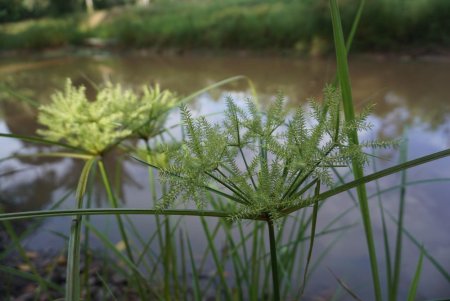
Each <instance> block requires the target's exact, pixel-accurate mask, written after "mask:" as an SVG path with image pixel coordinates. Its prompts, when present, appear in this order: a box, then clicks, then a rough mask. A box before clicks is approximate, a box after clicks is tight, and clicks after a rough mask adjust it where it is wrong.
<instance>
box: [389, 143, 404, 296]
mask: <svg viewBox="0 0 450 301" xmlns="http://www.w3.org/2000/svg"><path fill="white" fill-rule="evenodd" d="M404 138H406V137H404ZM407 147H408V142H407V140H406V139H405V140H404V141H403V143H402V146H401V149H400V163H403V162H405V161H406V160H407ZM405 183H406V170H403V171H402V174H401V189H400V204H399V208H398V225H397V235H396V240H395V241H396V246H395V257H394V272H393V278H392V283H391V288H392V290H391V291H390V292H389V300H391V301H395V300H396V299H397V291H398V286H399V282H400V263H401V260H402V259H401V255H402V229H403V216H404V210H405V194H406V187H405Z"/></svg>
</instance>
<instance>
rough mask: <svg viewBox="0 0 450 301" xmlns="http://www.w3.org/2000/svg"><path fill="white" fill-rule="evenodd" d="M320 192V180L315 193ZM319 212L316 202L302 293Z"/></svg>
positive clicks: (303, 287) (303, 288)
mask: <svg viewBox="0 0 450 301" xmlns="http://www.w3.org/2000/svg"><path fill="white" fill-rule="evenodd" d="M319 193H320V181H319V182H317V185H316V189H315V192H314V194H315V195H318V194H319ZM318 212H319V203H318V202H315V203H314V208H313V214H312V220H311V237H310V239H309V250H308V256H307V258H306V266H305V273H304V274H303V284H302V294H303V292H304V291H305V287H306V277H307V275H308V267H309V263H310V261H311V256H312V251H313V247H314V238H315V236H316V223H317V214H318Z"/></svg>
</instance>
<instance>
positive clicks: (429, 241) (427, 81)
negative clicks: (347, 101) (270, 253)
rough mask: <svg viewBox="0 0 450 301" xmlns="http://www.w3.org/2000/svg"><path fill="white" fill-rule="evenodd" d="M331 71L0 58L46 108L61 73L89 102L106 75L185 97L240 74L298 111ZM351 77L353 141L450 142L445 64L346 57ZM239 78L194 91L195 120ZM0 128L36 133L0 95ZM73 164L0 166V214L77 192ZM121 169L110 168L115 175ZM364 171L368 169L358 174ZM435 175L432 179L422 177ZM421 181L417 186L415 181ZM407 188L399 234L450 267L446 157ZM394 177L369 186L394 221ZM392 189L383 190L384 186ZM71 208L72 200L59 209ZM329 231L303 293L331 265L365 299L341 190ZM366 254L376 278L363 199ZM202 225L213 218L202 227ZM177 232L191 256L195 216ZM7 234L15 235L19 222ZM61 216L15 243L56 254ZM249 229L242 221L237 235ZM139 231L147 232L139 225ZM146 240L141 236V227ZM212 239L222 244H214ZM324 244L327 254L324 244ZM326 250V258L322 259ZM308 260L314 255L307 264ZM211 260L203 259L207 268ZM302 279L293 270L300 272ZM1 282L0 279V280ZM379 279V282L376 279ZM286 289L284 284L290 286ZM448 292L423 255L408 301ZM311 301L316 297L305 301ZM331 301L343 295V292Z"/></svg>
mask: <svg viewBox="0 0 450 301" xmlns="http://www.w3.org/2000/svg"><path fill="white" fill-rule="evenodd" d="M334 70H335V65H334V62H333V60H332V59H310V60H304V59H299V58H287V57H272V56H261V57H249V56H237V55H236V56H212V55H209V54H205V55H201V54H192V55H184V56H156V55H143V54H123V55H112V54H108V53H95V54H93V55H70V56H54V57H47V58H43V57H32V56H29V57H20V58H19V57H17V58H8V59H0V76H1V78H2V79H3V80H4V81H5V82H6V83H7V84H8V86H10V87H13V88H14V89H17V91H20V93H21V94H23V95H26V96H27V97H30V98H33V99H36V100H38V101H39V102H41V103H47V102H49V95H51V93H53V92H54V90H55V89H60V88H61V87H62V86H63V85H64V82H65V79H66V78H71V79H72V80H73V82H74V83H75V84H83V85H85V86H87V93H88V95H90V96H92V95H94V94H95V89H94V88H93V84H92V83H102V82H104V81H107V80H110V81H112V82H120V83H123V84H124V85H127V86H139V85H142V84H148V83H159V84H160V85H161V86H162V87H164V88H168V89H171V90H174V91H176V92H177V93H178V94H181V95H187V94H190V93H192V92H194V91H196V90H199V89H201V88H204V87H206V86H208V85H211V84H213V83H215V82H217V81H220V80H222V79H225V78H228V77H231V76H235V75H246V76H247V77H248V78H249V79H251V81H252V83H253V84H254V87H255V90H256V91H257V94H258V98H259V101H260V102H262V103H263V105H265V104H268V103H269V102H270V101H271V100H273V98H274V95H276V94H277V93H279V92H281V93H283V94H284V95H285V97H286V98H287V100H288V106H289V107H290V108H295V107H296V106H298V105H302V104H304V103H305V102H306V100H307V98H309V97H320V95H321V91H322V89H323V87H324V85H325V84H326V83H329V82H331V81H332V80H333V77H334ZM350 72H351V76H352V86H353V89H354V90H353V93H354V99H355V102H356V103H357V108H361V107H363V106H365V105H367V104H370V103H373V104H375V107H374V109H373V113H372V115H371V116H370V121H371V123H372V124H373V129H372V130H371V131H370V133H369V134H364V135H363V137H372V138H374V137H376V138H379V139H397V138H401V137H403V135H404V133H406V134H405V136H406V137H407V142H406V143H407V145H408V159H413V158H417V157H419V156H423V155H426V154H429V153H432V152H436V151H440V150H443V149H446V148H449V147H450V86H449V79H450V60H447V59H443V58H433V59H431V58H430V59H426V58H422V59H417V60H410V59H407V58H403V59H399V58H385V57H375V56H371V57H364V56H361V57H354V58H352V59H351V61H350ZM250 95H251V94H250V90H249V86H248V84H247V83H246V82H245V81H239V82H234V83H231V84H228V85H226V86H224V87H221V88H218V89H215V90H212V91H210V92H207V93H203V94H201V95H200V96H199V97H198V98H197V99H196V100H195V101H194V102H193V103H192V104H191V108H192V109H193V111H194V112H195V114H211V116H212V117H211V118H216V117H214V116H217V115H216V114H215V113H219V116H220V112H221V111H223V110H224V108H225V103H224V99H225V97H227V96H231V97H233V98H234V99H236V100H238V101H242V100H244V99H245V98H246V97H250ZM1 98H2V99H1V102H0V132H2V133H15V134H22V135H34V134H35V131H36V129H37V122H36V116H37V115H36V110H34V109H32V108H31V107H30V106H28V105H26V104H24V103H23V102H20V101H18V100H17V99H12V98H11V97H6V96H5V95H1ZM178 120H179V117H178V115H177V113H176V112H174V113H173V114H172V115H170V118H169V120H168V125H173V124H177V122H178ZM0 146H1V147H0V158H5V157H8V156H10V155H12V154H14V153H16V152H21V153H27V154H28V153H29V154H32V153H35V152H43V151H46V150H48V148H46V147H43V146H37V145H35V144H33V143H29V142H22V141H18V140H12V139H6V138H1V140H0ZM380 157H381V159H377V160H376V163H375V165H376V168H377V169H378V170H380V169H382V168H385V167H388V166H391V165H395V164H397V163H398V161H399V159H398V150H395V149H388V150H384V151H382V153H380ZM115 158H116V157H114V156H113V155H112V156H110V157H108V158H107V162H106V163H107V168H108V169H109V170H110V171H111V174H117V175H118V176H117V177H116V178H117V179H115V181H117V183H120V185H119V186H120V188H121V189H120V191H121V192H120V196H121V199H122V200H123V202H124V203H123V206H128V207H133V208H150V207H151V206H152V203H151V201H150V199H151V197H150V195H151V194H150V191H149V188H148V186H149V185H148V170H147V168H146V167H145V166H143V165H142V164H139V163H138V162H135V161H133V160H131V159H127V158H126V159H125V160H122V161H117V160H116V159H115ZM81 168H82V163H81V162H79V161H76V160H72V159H57V158H44V157H39V158H35V157H22V158H20V159H11V160H7V161H1V162H0V175H2V177H1V181H0V202H2V204H3V206H4V208H5V209H6V210H7V211H11V212H12V211H24V210H39V209H45V208H50V207H51V206H52V205H53V204H54V203H55V202H56V201H58V200H60V199H61V198H62V196H64V195H65V194H66V193H67V192H68V191H70V190H71V189H73V188H74V187H75V186H76V181H77V177H78V175H79V174H80V172H81ZM117 170H121V172H120V173H116V172H115V171H117ZM372 170H373V167H368V168H367V172H370V171H372ZM430 179H434V181H428V180H430ZM422 180H425V182H424V183H421V181H422ZM416 181H418V183H416V184H414V185H408V186H407V188H406V207H405V213H406V214H405V221H404V222H405V228H406V229H407V230H408V231H409V233H411V234H412V236H413V237H414V238H415V239H416V240H417V241H418V242H419V243H420V244H423V245H424V247H425V248H426V250H427V252H428V254H429V255H430V256H432V258H434V259H435V260H436V261H437V262H439V264H440V265H441V267H442V268H443V269H444V270H445V271H447V274H448V273H449V271H450V239H449V235H448V231H449V229H450V219H449V218H448V216H450V205H449V203H448V190H449V184H450V158H444V159H441V160H439V161H436V162H432V163H428V164H426V165H422V166H419V167H415V168H413V169H410V170H408V172H407V182H416ZM399 184H400V175H394V176H389V177H386V178H383V179H381V180H380V181H379V185H380V189H381V190H387V191H386V192H385V193H383V194H382V195H381V201H382V204H383V206H384V208H385V209H386V211H387V212H390V213H392V214H394V215H395V214H396V212H397V210H398V204H399V195H400V191H399V189H398V185H399ZM393 187H394V188H395V187H396V188H397V189H391V190H389V189H390V188H393ZM368 189H369V195H372V194H373V193H374V192H375V191H376V186H375V183H370V184H369V185H368ZM94 202H95V206H108V203H107V201H106V196H105V194H104V193H103V192H102V191H100V190H99V191H98V192H97V193H96V194H95V197H94ZM71 207H73V197H71V198H69V199H68V201H67V202H65V203H64V204H63V205H62V208H71ZM352 207H353V209H350V211H349V213H347V214H345V215H344V216H343V217H342V218H340V219H339V221H338V222H337V223H336V224H335V225H336V226H347V225H353V226H352V227H351V228H348V229H346V230H345V231H340V232H339V233H338V234H336V233H334V234H329V235H322V236H320V237H318V239H317V241H316V245H315V248H314V255H313V256H315V257H316V259H317V257H319V255H320V254H324V257H323V258H321V261H320V264H319V265H318V266H317V267H316V268H315V269H314V272H313V273H312V275H311V276H310V280H309V282H308V286H307V289H306V294H305V295H306V296H307V298H310V299H311V300H313V297H321V298H323V299H320V300H327V299H326V298H329V297H330V296H332V295H333V292H335V290H336V288H337V287H338V286H339V284H338V282H337V281H336V279H335V278H334V276H333V274H332V273H331V272H330V270H332V271H333V273H335V274H336V275H337V276H338V277H339V278H341V279H343V280H344V281H345V282H346V283H347V284H348V285H349V286H350V287H351V288H352V289H354V290H355V291H356V292H357V293H358V295H359V296H361V297H362V298H363V299H364V300H370V299H371V296H372V288H371V280H370V268H369V262H368V255H367V247H366V243H365V238H364V234H363V227H362V224H361V222H360V213H359V210H358V209H357V208H354V206H353V202H352V198H351V196H350V195H349V194H341V195H338V196H335V197H333V198H331V199H330V200H328V201H327V202H326V203H325V204H324V206H323V207H322V208H321V211H320V212H319V216H318V231H320V230H321V229H323V228H324V227H325V226H326V225H327V224H328V223H329V222H330V221H331V220H333V219H334V218H335V217H336V216H338V215H340V214H341V213H343V212H344V211H346V210H347V209H349V208H352ZM370 208H371V213H372V220H373V226H374V231H375V238H376V242H377V254H378V257H379V261H380V269H381V274H382V275H385V271H384V266H385V265H384V260H385V259H384V250H383V244H382V223H381V218H380V211H379V207H378V200H377V198H376V197H372V198H371V200H370ZM133 221H134V222H135V223H136V225H137V228H138V229H153V228H154V225H155V220H154V218H153V217H152V218H145V217H142V216H141V217H133ZM92 222H93V223H94V224H95V225H96V226H97V227H98V228H99V229H102V231H104V232H105V233H107V234H108V235H109V237H111V240H112V241H113V242H117V241H119V240H120V238H119V235H118V231H117V229H116V226H115V225H114V221H113V219H111V218H108V217H93V218H92ZM209 222H211V223H213V221H209ZM182 224H183V225H184V226H183V227H184V228H185V229H187V232H188V234H191V235H190V238H191V240H192V241H193V244H192V245H193V246H194V251H195V252H197V253H200V252H201V250H202V248H204V246H206V241H205V238H204V232H203V229H202V226H201V224H200V223H199V221H198V219H196V218H185V219H183V221H182ZM17 227H18V228H19V229H22V230H21V231H24V228H25V227H26V224H25V225H22V226H21V225H20V224H18V225H17ZM69 227H70V222H69V219H68V218H53V219H48V220H46V221H45V222H44V223H42V224H40V225H39V227H37V228H36V230H35V231H32V232H30V233H29V235H28V236H27V237H26V239H25V241H24V245H25V246H26V247H27V249H36V250H40V251H53V250H58V249H60V248H62V247H64V244H65V242H64V239H62V238H61V236H60V235H55V232H60V233H64V234H65V235H66V234H67V233H68V230H69ZM245 227H250V225H248V224H245V223H244V228H245ZM388 230H389V233H390V236H391V239H392V241H391V247H392V246H393V245H394V236H395V231H396V227H395V224H394V223H393V222H392V221H391V220H389V218H388ZM141 231H143V232H144V235H150V234H147V233H146V232H145V231H146V230H141ZM148 232H149V233H150V232H151V231H150V230H148ZM216 240H217V242H218V244H220V243H221V242H222V241H223V240H224V238H223V236H222V237H220V236H219V237H218V238H217V239H216ZM403 242H404V246H403V247H404V248H403V251H404V254H403V257H402V260H403V261H402V266H401V273H402V276H401V282H400V296H401V297H400V300H403V299H405V296H406V294H407V290H408V287H409V284H410V282H411V279H412V277H413V275H414V271H415V268H416V265H417V260H418V256H419V249H418V247H417V246H416V245H415V244H414V243H412V242H411V240H410V239H408V238H407V237H405V238H404V241H403ZM92 246H93V247H94V248H99V247H101V242H100V241H99V240H98V239H92ZM329 246H331V248H329ZM325 251H326V252H325ZM313 259H314V257H313ZM207 264H209V265H211V269H212V265H213V261H212V260H211V259H210V258H209V259H208V263H207ZM301 273H302V272H301V271H300V272H299V274H301ZM2 277H3V275H2V276H0V279H1V278H2ZM383 282H384V281H383ZM294 285H295V284H294ZM449 295H450V284H449V283H448V282H447V280H446V278H445V277H444V276H443V275H442V273H441V272H440V271H438V270H437V269H436V267H435V265H433V264H432V263H431V262H430V260H429V258H427V257H426V258H425V259H424V266H423V273H422V277H421V281H420V286H419V291H418V299H421V300H422V299H428V298H438V297H444V296H449ZM314 300H319V299H314ZM342 300H346V296H345V295H344V297H343V299H342Z"/></svg>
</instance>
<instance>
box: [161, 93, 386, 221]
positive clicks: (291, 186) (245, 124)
mask: <svg viewBox="0 0 450 301" xmlns="http://www.w3.org/2000/svg"><path fill="white" fill-rule="evenodd" d="M340 101H341V99H340V92H339V91H337V90H336V89H335V88H333V87H331V86H329V87H326V88H325V89H324V97H323V101H322V103H321V104H319V103H318V102H315V101H311V102H310V106H309V107H310V109H309V110H305V109H303V108H298V109H297V111H296V112H295V113H294V114H293V115H288V113H287V112H286V111H285V109H284V98H283V97H282V96H278V97H277V99H276V100H275V102H274V103H273V104H272V105H271V106H270V107H269V108H268V110H267V111H266V112H265V113H262V112H260V111H259V110H258V108H257V107H256V106H255V104H254V103H252V102H251V101H247V107H246V109H242V108H239V107H238V106H236V104H235V103H234V102H233V101H232V100H231V99H230V98H228V99H227V110H226V112H225V114H226V118H224V121H223V122H222V123H220V124H211V123H210V122H209V121H207V120H206V119H205V118H204V117H200V118H197V119H195V118H193V117H192V116H191V113H190V112H189V110H188V109H187V108H186V107H182V108H181V112H182V123H183V127H184V131H185V133H186V138H185V141H183V145H182V147H181V148H179V149H177V150H176V151H174V152H173V153H170V158H171V160H170V164H169V166H168V167H165V168H161V169H162V176H163V177H162V178H163V181H166V182H168V183H169V184H170V190H169V192H168V193H167V194H166V195H165V196H164V197H163V198H162V199H161V201H160V203H159V208H160V209H161V210H164V209H165V208H168V207H169V206H171V205H172V204H173V203H174V202H175V201H176V200H178V199H181V200H183V201H194V202H195V203H196V204H197V206H199V207H204V206H205V203H204V202H205V201H204V200H206V199H207V198H206V197H205V194H206V193H211V192H213V193H216V194H218V195H220V196H221V197H224V198H226V199H228V200H229V201H232V203H233V204H235V206H233V208H234V216H235V217H236V218H242V217H251V216H266V217H270V218H272V219H275V218H277V217H279V216H280V215H281V214H282V212H283V210H284V209H287V208H289V207H291V206H298V205H299V204H304V205H305V206H308V205H310V204H311V201H313V199H314V197H313V196H312V195H311V193H312V191H313V190H314V187H315V186H316V184H317V183H318V182H321V183H325V184H328V185H332V184H333V178H332V176H331V169H332V168H333V167H346V166H348V165H349V164H350V163H351V161H352V160H357V161H359V162H361V163H366V162H367V156H366V155H365V153H364V152H363V151H362V148H361V147H359V146H355V145H352V144H351V143H349V141H348V138H347V137H348V133H349V132H350V131H351V130H352V129H355V128H356V129H357V130H366V129H368V128H370V124H368V123H367V122H366V119H367V117H368V114H369V111H368V110H365V111H363V112H362V113H361V115H360V116H359V117H358V118H357V119H356V120H355V121H353V122H345V121H344V118H341V116H340V109H339V103H340ZM365 145H366V146H371V147H385V146H387V144H386V143H381V142H376V141H375V142H374V141H369V142H366V143H365ZM363 146H364V144H363Z"/></svg>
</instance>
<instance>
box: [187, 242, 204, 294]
mask: <svg viewBox="0 0 450 301" xmlns="http://www.w3.org/2000/svg"><path fill="white" fill-rule="evenodd" d="M186 241H187V245H188V251H189V259H190V260H191V268H192V279H193V281H194V300H196V301H201V296H200V292H201V290H200V282H199V279H200V278H199V275H198V273H197V266H196V264H195V259H194V255H193V254H192V246H191V242H190V241H189V236H188V235H187V234H186Z"/></svg>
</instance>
